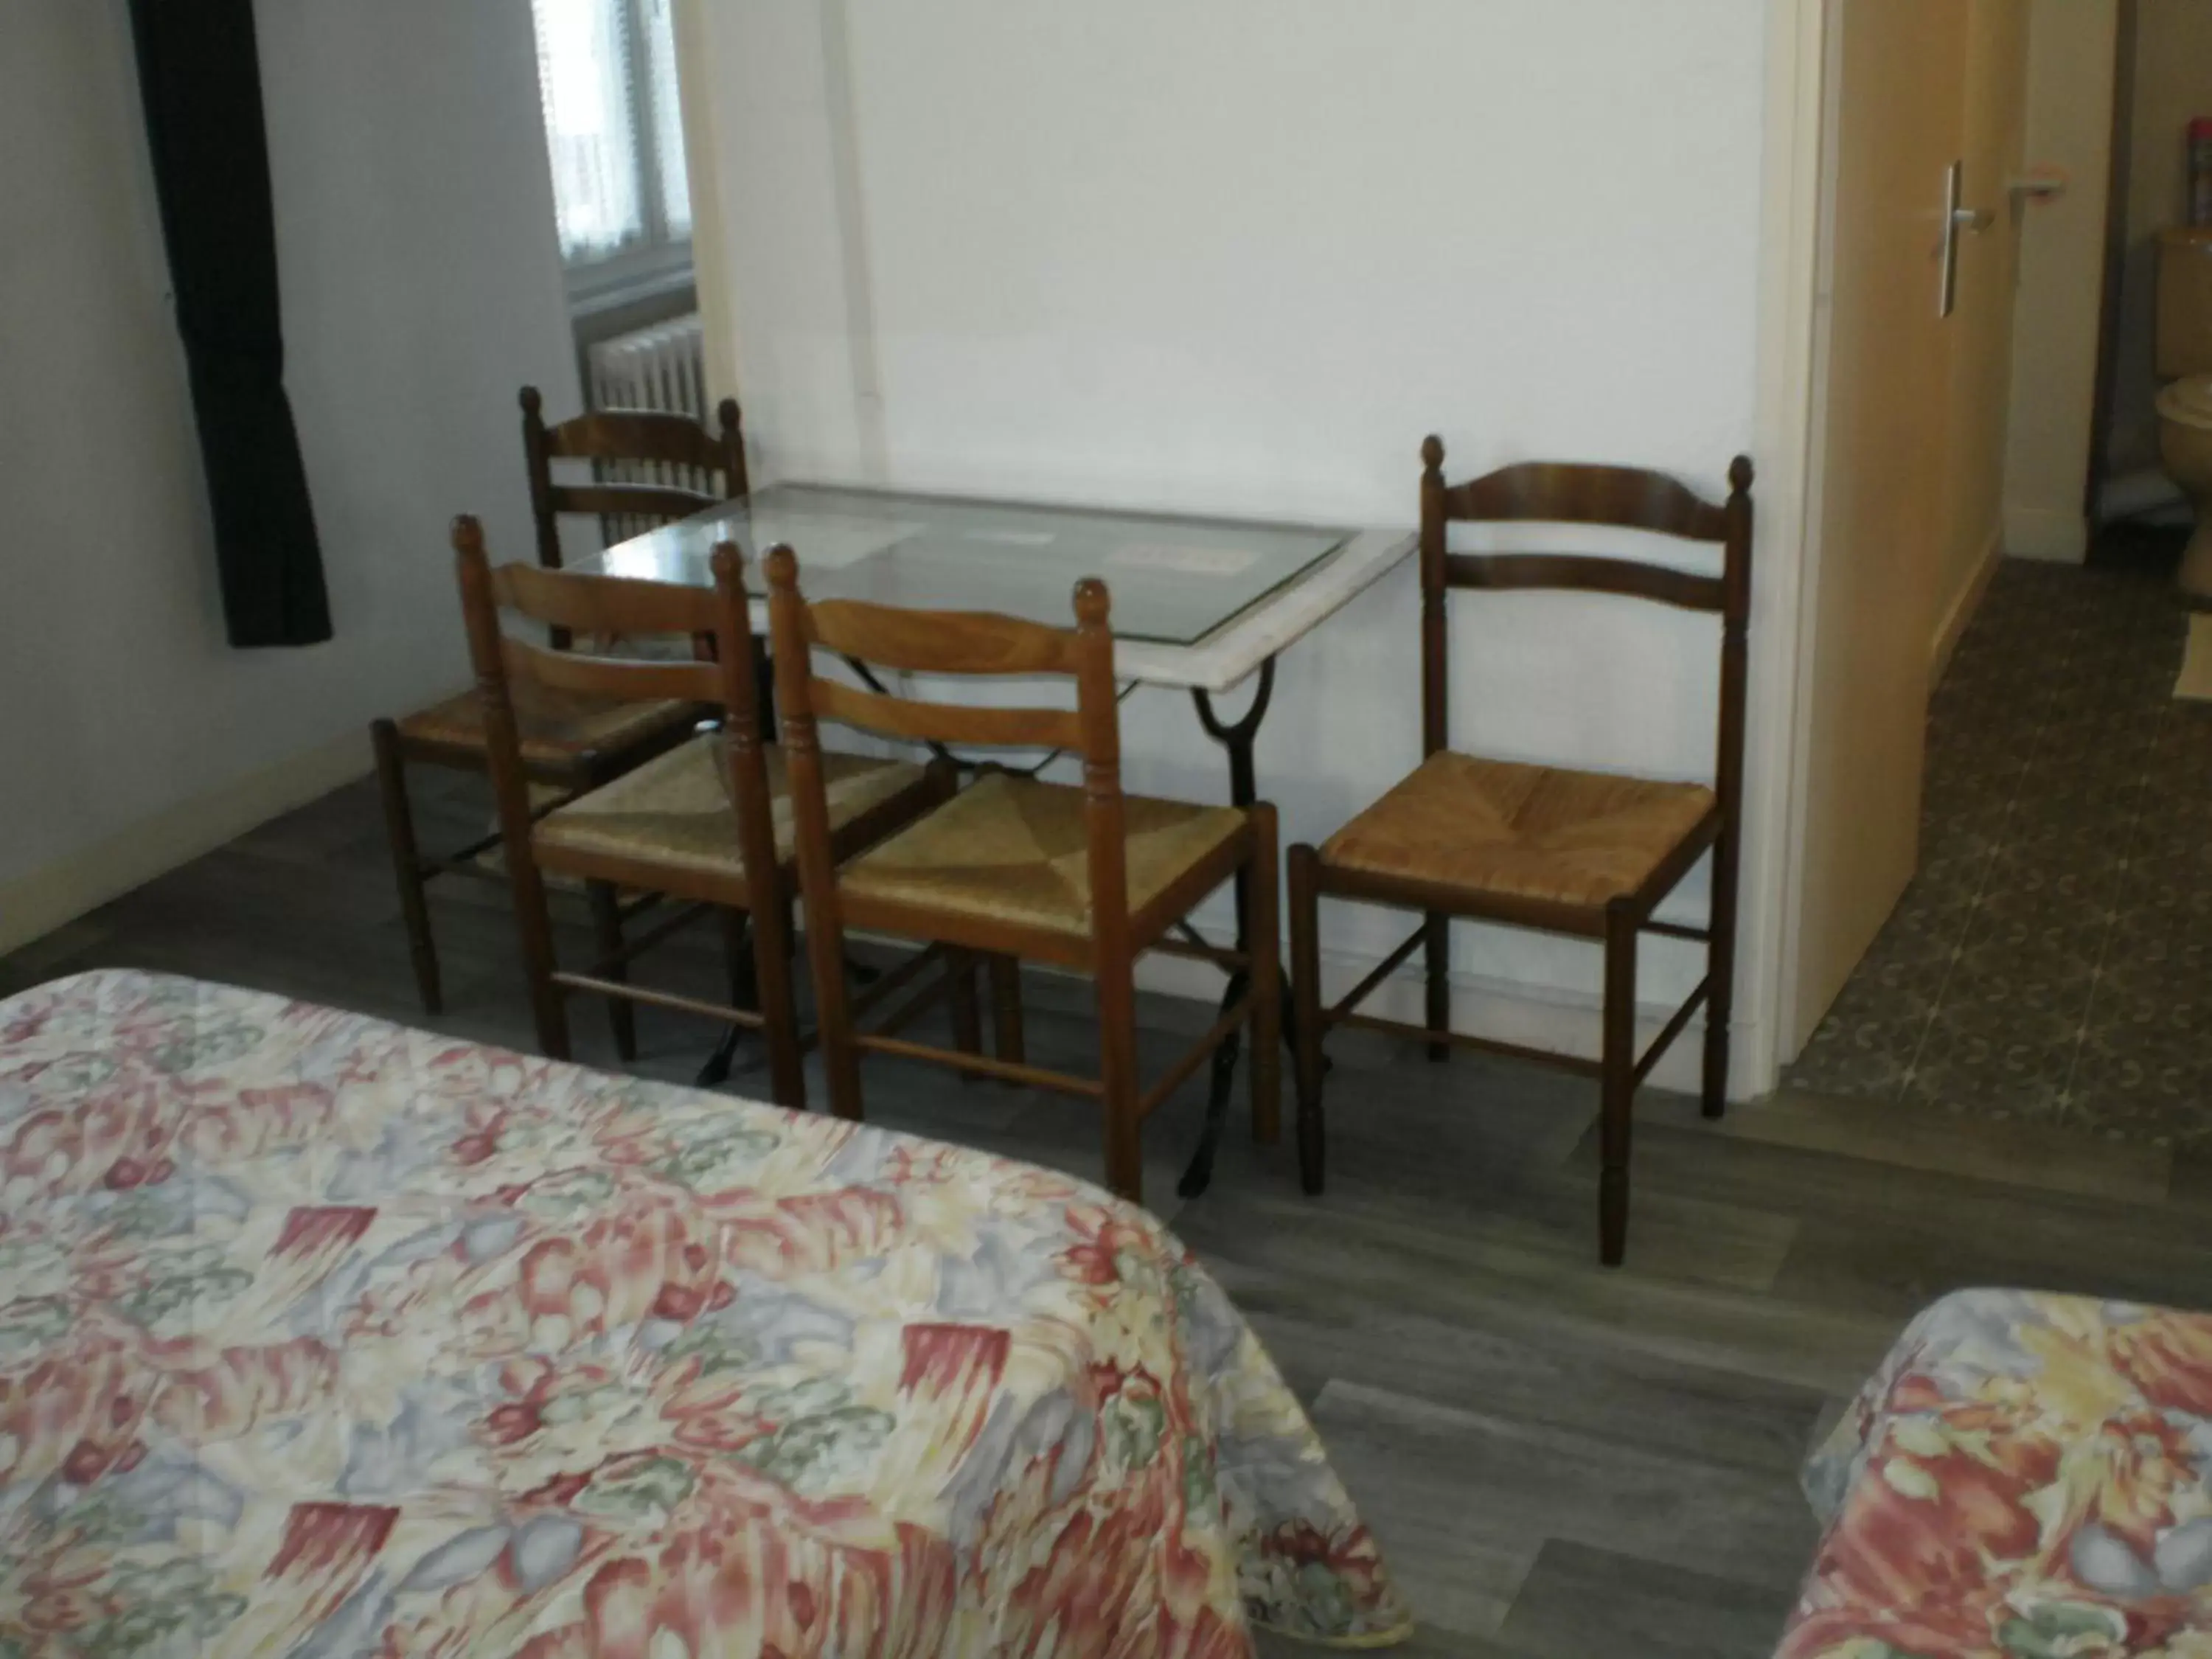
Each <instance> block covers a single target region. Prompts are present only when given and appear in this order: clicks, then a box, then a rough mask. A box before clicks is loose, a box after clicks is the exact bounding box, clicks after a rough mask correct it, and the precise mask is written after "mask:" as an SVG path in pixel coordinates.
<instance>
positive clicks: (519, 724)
mask: <svg viewBox="0 0 2212 1659" xmlns="http://www.w3.org/2000/svg"><path fill="white" fill-rule="evenodd" d="M698 714H699V710H698V707H697V705H696V704H694V703H688V702H626V701H623V700H622V699H619V698H615V697H595V696H583V695H580V694H579V693H575V692H569V691H556V690H551V689H550V688H548V687H545V686H542V685H534V684H519V685H517V686H516V687H515V688H514V723H515V727H516V731H517V733H518V735H519V736H520V738H521V747H522V763H523V764H524V765H525V766H530V767H541V766H544V767H560V766H568V765H572V764H574V763H575V761H576V760H577V758H578V757H580V756H584V755H589V754H593V753H598V752H602V751H606V750H620V749H623V748H627V747H628V746H629V745H630V744H639V743H645V742H648V741H650V740H651V739H652V738H656V737H659V736H660V735H662V734H664V733H665V732H669V731H670V730H671V729H673V728H675V727H678V726H687V725H689V724H690V723H691V722H692V721H693V720H696V719H697V718H698ZM398 726H399V732H400V735H401V736H402V737H404V738H407V739H408V740H409V741H410V742H413V743H427V744H438V745H440V746H441V747H443V748H447V749H476V750H480V749H482V748H483V746H484V723H483V701H482V699H481V698H479V697H478V696H477V694H476V693H475V692H473V691H465V692H463V693H462V694H461V695H460V696H457V697H448V698H447V699H446V701H445V702H441V703H436V704H434V705H432V706H431V707H430V708H424V709H420V710H417V711H416V713H414V714H409V715H408V716H406V717H405V718H404V719H403V720H400V721H399V722H398Z"/></svg>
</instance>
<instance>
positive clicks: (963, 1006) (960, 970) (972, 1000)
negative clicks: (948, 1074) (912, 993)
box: [945, 950, 983, 1083]
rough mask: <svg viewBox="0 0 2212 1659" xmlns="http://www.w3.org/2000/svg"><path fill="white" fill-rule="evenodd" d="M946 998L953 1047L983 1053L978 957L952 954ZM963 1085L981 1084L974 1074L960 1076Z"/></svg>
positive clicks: (949, 954)
mask: <svg viewBox="0 0 2212 1659" xmlns="http://www.w3.org/2000/svg"><path fill="white" fill-rule="evenodd" d="M945 999H946V1000H947V1002H948V1003H950V1005H951V1015H952V1046H953V1047H954V1048H957V1049H959V1051H960V1052H961V1053H962V1054H981V1053H982V1052H983V1005H982V1004H981V1001H979V1000H977V998H976V995H975V952H974V951H958V950H955V951H947V952H946V953H945ZM960 1080H961V1081H962V1082H963V1083H975V1082H978V1081H980V1080H981V1079H979V1077H978V1075H977V1074H976V1073H974V1072H963V1073H960Z"/></svg>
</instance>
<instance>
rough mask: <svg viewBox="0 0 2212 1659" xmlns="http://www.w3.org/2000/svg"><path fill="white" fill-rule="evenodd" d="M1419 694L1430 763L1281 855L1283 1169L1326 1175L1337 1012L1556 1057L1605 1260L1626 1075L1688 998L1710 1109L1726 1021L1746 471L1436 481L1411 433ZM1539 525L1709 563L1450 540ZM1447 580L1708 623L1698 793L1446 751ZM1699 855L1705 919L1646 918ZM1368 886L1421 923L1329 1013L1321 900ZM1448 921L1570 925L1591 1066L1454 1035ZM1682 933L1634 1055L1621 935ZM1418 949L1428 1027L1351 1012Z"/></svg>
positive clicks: (1310, 1179)
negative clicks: (1587, 1110)
mask: <svg viewBox="0 0 2212 1659" xmlns="http://www.w3.org/2000/svg"><path fill="white" fill-rule="evenodd" d="M1421 454H1422V459H1423V461H1424V462H1425V472H1424V474H1423V476H1422V479H1421V704H1422V731H1423V748H1424V752H1425V754H1426V755H1427V757H1428V758H1427V759H1426V760H1425V762H1424V763H1422V765H1421V767H1420V769H1419V770H1418V771H1416V772H1415V773H1413V775H1412V776H1410V777H1408V778H1407V779H1406V780H1405V781H1403V782H1401V783H1400V784H1399V785H1398V787H1396V788H1395V789H1393V790H1392V791H1391V792H1390V793H1389V794H1387V795H1385V796H1384V797H1383V799H1381V800H1380V801H1378V802H1376V804H1375V805H1373V806H1371V807H1370V808H1368V809H1367V811H1364V812H1363V813H1361V814H1360V815H1359V817H1356V818H1354V819H1353V820H1352V822H1351V823H1348V824H1346V826H1345V827H1344V828H1343V829H1340V830H1339V831H1338V832H1337V834H1336V835H1335V836H1334V837H1333V838H1331V839H1330V840H1329V841H1328V842H1327V843H1326V844H1324V845H1323V846H1322V847H1320V848H1314V847H1310V846H1304V845H1300V846H1296V847H1293V848H1291V851H1290V859H1289V863H1290V872H1289V873H1290V902H1291V979H1292V981H1293V982H1294V984H1295V987H1296V993H1297V1091H1298V1163H1299V1169H1300V1171H1301V1174H1302V1176H1303V1177H1304V1184H1305V1188H1306V1190H1307V1191H1308V1192H1310V1193H1318V1192H1320V1191H1321V1189H1322V1176H1323V1159H1324V1135H1323V1129H1322V1070H1323V1061H1322V1038H1323V1036H1324V1035H1325V1034H1326V1032H1327V1030H1328V1027H1330V1026H1334V1025H1352V1026H1358V1027H1362V1028H1364V1029H1367V1030H1381V1031H1389V1032H1393V1033H1396V1034H1398V1035H1401V1036H1410V1037H1415V1038H1419V1039H1421V1040H1422V1041H1424V1042H1427V1043H1428V1045H1429V1054H1430V1058H1431V1059H1432V1060H1443V1058H1445V1057H1446V1056H1447V1055H1448V1054H1449V1052H1450V1048H1451V1047H1452V1046H1453V1045H1457V1046H1460V1047H1463V1048H1483V1049H1488V1050H1492V1051H1493V1052H1498V1053H1504V1054H1511V1055H1514V1056H1516V1057H1517V1058H1520V1059H1523V1060H1536V1061H1540V1062H1543V1063H1547V1064H1553V1065H1559V1066H1565V1067H1567V1068H1568V1069H1571V1070H1575V1071H1579V1072H1583V1073H1587V1074H1589V1075H1594V1076H1595V1077H1597V1078H1599V1079H1601V1086H1602V1094H1603V1105H1602V1113H1601V1130H1600V1135H1601V1143H1602V1149H1601V1163H1602V1166H1603V1167H1602V1171H1601V1176H1600V1179H1599V1201H1598V1235H1599V1250H1600V1254H1601V1256H1602V1258H1603V1260H1604V1261H1605V1263H1606V1265H1607V1266H1608V1267H1613V1266H1618V1265H1619V1264H1620V1260H1621V1257H1622V1255H1623V1253H1624V1251H1625V1249H1626V1243H1627V1236H1628V1158H1629V1137H1630V1124H1631V1109H1632V1105H1633V1103H1634V1099H1635V1094H1636V1089H1637V1085H1639V1084H1640V1083H1642V1082H1643V1080H1644V1078H1645V1077H1646V1076H1647V1075H1649V1074H1650V1070H1651V1068H1652V1066H1654V1065H1656V1063H1657V1062H1658V1060H1659V1058H1660V1056H1661V1055H1662V1054H1664V1053H1665V1052H1666V1050H1667V1048H1668V1047H1669V1046H1670V1045H1671V1044H1672V1043H1673V1042H1674V1039H1675V1038H1676V1037H1678V1036H1680V1035H1681V1034H1682V1031H1683V1030H1684V1029H1685V1028H1686V1026H1687V1025H1688V1024H1689V1022H1690V1020H1691V1019H1692V1017H1694V1016H1695V1014H1696V1013H1697V1012H1698V1010H1699V1008H1700V1007H1703V1008H1704V1009H1705V1115H1706V1116H1708V1117H1718V1116H1720V1115H1722V1113H1723V1110H1724V1109H1725V1108H1726V1104H1727V1099H1728V1071H1729V1012H1730V1009H1731V1006H1732V1004H1733V1000H1734V998H1733V989H1734V985H1735V925H1736V869H1737V860H1738V858H1739V855H1740V851H1741V846H1740V843H1741V823H1742V807H1743V727H1744V676H1745V635H1746V630H1747V626H1748V623H1749V620H1750V614H1751V536H1752V506H1751V484H1752V467H1751V463H1750V461H1749V460H1748V459H1743V458H1741V457H1740V458H1738V459H1737V460H1736V462H1735V465H1733V466H1732V467H1731V468H1730V469H1729V483H1731V485H1732V486H1733V488H1734V493H1733V494H1732V495H1730V496H1729V500H1728V503H1727V505H1726V506H1724V507H1716V506H1713V505H1711V504H1710V503H1708V502H1705V501H1701V500H1699V498H1698V497H1697V496H1696V495H1693V494H1692V493H1691V492H1690V491H1689V490H1688V489H1685V488H1684V487H1683V486H1682V485H1681V484H1680V483H1676V482H1675V481H1674V480H1673V479H1672V478H1668V477H1662V476H1660V475H1658V474H1656V473H1651V472H1640V471H1629V470H1626V469H1623V468H1618V467H1595V466H1565V465H1529V466H1516V467H1510V468H1508V469H1506V470H1505V471H1502V472H1495V473H1492V474H1491V475H1490V476H1489V477H1484V478H1480V479H1477V480H1476V481H1475V482H1474V483H1468V484H1462V485H1460V486H1459V487H1457V488H1456V489H1452V488H1448V487H1447V486H1446V485H1445V483H1444V476H1443V459H1444V450H1443V444H1442V443H1441V442H1440V441H1437V439H1435V438H1431V439H1430V440H1429V441H1427V442H1426V443H1425V445H1424V446H1423V447H1422V451H1421ZM1514 521H1519V522H1530V521H1540V522H1547V523H1554V524H1585V525H1606V526H1614V527H1617V528H1621V529H1628V530H1642V531H1650V532H1657V533H1659V534H1662V535H1667V536H1674V537H1678V538H1683V539H1686V540H1689V541H1699V542H1715V543H1719V544H1723V546H1724V547H1725V548H1726V553H1725V555H1724V558H1723V569H1722V574H1719V575H1718V576H1701V575H1692V574H1685V573H1683V572H1681V571H1678V570H1674V569H1670V568H1667V567H1665V566H1662V565H1656V564H1649V563H1643V562H1636V561H1632V560H1627V559H1616V558H1586V557H1580V556H1552V555H1531V554H1469V553H1453V552H1449V551H1448V550H1447V549H1446V546H1445V535H1446V527H1447V526H1449V525H1451V524H1453V523H1455V522H1474V523H1496V522H1514ZM1455 587H1466V588H1486V589H1490V590H1493V591H1501V592H1502V591H1517V590H1528V589H1543V588H1554V589H1571V590H1575V591H1578V592H1592V593H1608V594H1615V595H1619V596H1621V597H1624V598H1628V599H1647V600H1652V601H1656V602H1657V603H1659V604H1662V605H1676V606H1680V607H1681V608H1683V609H1686V610H1691V611H1710V612H1712V613H1713V614H1715V615H1717V617H1719V618H1720V619H1721V627H1720V630H1719V631H1720V636H1721V653H1720V657H1721V660H1720V687H1721V696H1720V705H1721V712H1720V737H1719V745H1718V763H1717V769H1716V774H1715V782H1714V785H1713V787H1711V788H1707V787H1705V786H1703V785H1700V784H1689V783H1659V782H1652V781H1646V780H1644V779H1641V778H1634V777H1627V776H1622V775H1615V774H1613V773H1607V772H1583V771H1568V770H1564V769H1558V768H1553V767H1541V766H1526V765H1521V764H1517V763H1510V762H1505V761H1492V760H1485V759H1481V758H1479V757H1474V756H1471V755H1464V754H1460V753H1458V752H1456V751H1455V750H1452V749H1451V748H1450V747H1449V732H1448V729H1447V721H1446V708H1447V702H1448V698H1447V692H1448V689H1449V680H1448V676H1447V672H1446V668H1447V664H1446V654H1447V653H1446V627H1445V623H1446V615H1445V611H1446V596H1447V594H1448V593H1449V590H1451V589H1453V588H1455ZM1708 850H1710V851H1711V853H1712V854H1713V885H1712V909H1711V921H1710V923H1709V925H1708V926H1707V927H1704V928H1695V927H1679V926H1676V925H1674V924H1672V923H1664V922H1658V921H1653V920H1652V913H1653V912H1654V910H1656V908H1657V907H1658V905H1659V903H1660V902H1661V901H1662V900H1663V899H1664V898H1665V897H1666V896H1667V895H1668V893H1670V892H1671V891H1673V890H1674V887H1675V886H1676V885H1677V884H1679V883H1680V881H1681V879H1682V878H1683V877H1684V876H1685V875H1686V874H1687V873H1688V872H1689V871H1690V869H1691V867H1692V866H1693V865H1695V864H1696V863H1697V861H1698V860H1699V858H1701V857H1702V856H1704V854H1705V853H1706V852H1707V851H1708ZM1324 897H1328V898H1345V899H1364V900H1366V901H1368V902H1372V903H1378V904H1386V905H1393V906H1396V907H1399V908H1405V909H1411V910H1419V911H1420V912H1422V913H1423V915H1424V921H1423V923H1422V926H1421V927H1420V928H1419V931H1417V932H1416V933H1414V934H1413V937H1412V938H1411V939H1407V941H1406V942H1405V943H1404V944H1403V945H1401V946H1400V947H1399V948H1398V949H1397V951H1395V952H1394V953H1393V954H1392V955H1391V956H1390V957H1389V959H1388V960H1387V961H1386V962H1384V963H1383V965H1382V966H1381V967H1380V968H1378V969H1376V971H1375V972H1374V973H1372V974H1370V975H1368V977H1367V978H1366V979H1365V980H1364V981H1361V983H1360V984H1359V985H1358V987H1355V988H1354V989H1353V990H1352V993H1351V994H1349V995H1348V996H1346V997H1345V998H1344V999H1343V1000H1341V1001H1340V1002H1338V1003H1337V1004H1335V1005H1334V1006H1333V1007H1328V1008H1326V1009H1324V1007H1323V1006H1322V1000H1321V981H1320V968H1321V943H1320V921H1319V916H1318V914H1317V911H1318V902H1319V901H1320V900H1321V899H1322V898H1324ZM1454 916H1463V917H1471V918H1478V919H1480V920H1483V921H1492V922H1503V923H1506V924H1509V925H1514V926H1520V927H1531V928H1536V929H1540V930H1541V931H1544V932H1547V933H1570V934H1576V935H1579V936H1581V937H1583V938H1585V939H1595V940H1599V941H1601V942H1602V943H1603V945H1604V947H1605V1004H1604V1043H1603V1058H1602V1059H1601V1060H1596V1061H1590V1060H1578V1059H1571V1058H1568V1057H1565V1056H1562V1055H1556V1054H1548V1053H1544V1052H1541V1051H1537V1050H1534V1049H1528V1048H1520V1047H1517V1046H1516V1045H1513V1044H1510V1043H1501V1042H1489V1041H1486V1040H1484V1039H1480V1038H1477V1037H1472V1036H1462V1035H1460V1034H1458V1033H1455V1032H1454V1031H1453V1030H1451V1029H1450V1016H1451V983H1450V977H1449V975H1450V921H1451V918H1452V917H1454ZM1641 933H1658V934H1662V935H1667V936H1670V937H1674V938H1680V939H1699V940H1702V941H1704V942H1705V945H1706V948H1707V965H1708V971H1707V974H1706V977H1705V981H1704V983H1702V984H1701V985H1699V987H1698V988H1697V990H1696V991H1695V992H1693V993H1692V994H1691V996H1690V998H1689V1000H1687V1001H1686V1002H1685V1003H1684V1004H1683V1006H1682V1007H1681V1008H1680V1011H1679V1012H1676V1013H1675V1015H1674V1018H1672V1019H1671V1020H1669V1021H1668V1024H1667V1025H1666V1027H1665V1029H1664V1030H1662V1031H1661V1032H1660V1033H1659V1035H1658V1036H1657V1038H1656V1040H1655V1041H1654V1042H1652V1044H1651V1046H1650V1048H1648V1049H1646V1050H1645V1051H1644V1053H1643V1054H1641V1055H1638V1053H1637V1052H1636V1008H1637V1002H1636V950H1637V939H1638V935H1639V934H1641ZM1415 951H1424V952H1425V967H1426V969H1427V981H1428V984H1427V991H1428V998H1427V1024H1426V1025H1425V1026H1415V1025H1409V1024H1401V1023H1400V1022H1397V1021H1395V1020H1388V1019H1380V1018H1374V1017H1372V1016H1370V1015H1365V1014H1361V1013H1359V1012H1356V1011H1357V1009H1358V1006H1359V1005H1360V1003H1361V1002H1363V1001H1364V1000H1365V999H1366V998H1367V996H1368V995H1369V994H1370V993H1371V992H1372V991H1374V989H1375V988H1376V987H1377V986H1379V985H1380V984H1382V983H1383V981H1384V980H1385V979H1386V978H1388V977H1389V975H1390V974H1391V973H1393V972H1394V971H1395V969H1397V968H1398V966H1399V965H1400V964H1401V963H1404V962H1405V961H1406V960H1407V958H1408V957H1411V956H1413V953H1414V952H1415Z"/></svg>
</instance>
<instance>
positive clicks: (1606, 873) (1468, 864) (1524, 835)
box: [1321, 750, 1716, 906]
mask: <svg viewBox="0 0 2212 1659" xmlns="http://www.w3.org/2000/svg"><path fill="white" fill-rule="evenodd" d="M1715 805H1716V801H1715V797H1714V794H1713V792H1712V791H1711V789H1709V788H1707V787H1705V786H1704V785H1702V784H1692V783H1661V782H1655V781H1651V780H1649V779H1644V778H1632V777H1622V776H1620V775H1615V774H1613V773H1608V772H1577V771H1567V770H1563V769H1559V768H1557V767H1550V766H1528V765H1523V764H1521V763H1516V762H1512V761H1493V760H1484V759H1481V758H1480V757H1475V756H1473V755H1462V754H1456V753H1454V752H1453V751H1451V750H1443V751H1442V752H1440V753H1438V754H1435V755H1431V757H1429V758H1428V760H1427V761H1426V762H1425V763H1423V764H1422V766H1421V768H1420V769H1419V770H1418V771H1416V772H1414V773H1413V775H1411V776H1409V777H1407V779H1405V781H1402V782H1401V783H1400V784H1399V785H1398V786H1397V787H1395V789H1393V790H1391V791H1390V793H1388V794H1387V795H1384V796H1383V798H1382V799H1380V800H1378V801H1376V803H1375V805H1372V806H1370V807H1369V808H1368V809H1367V810H1366V811H1364V812H1362V813H1361V814H1360V815H1359V816H1358V817H1356V818H1354V819H1352V822H1351V823H1348V824H1346V826H1345V827H1344V828H1343V829H1340V830H1339V831H1338V832H1337V833H1336V834H1335V835H1334V836H1332V837H1331V838H1330V839H1329V840H1328V842H1327V843H1326V844H1325V845H1324V846H1323V847H1322V849H1321V857H1322V863H1323V864H1324V865H1327V866H1331V867H1334V868H1336V869H1342V870H1357V871H1359V872H1363V873H1364V874H1368V875H1374V876H1381V877H1384V878H1396V879H1400V880H1407V881H1418V882H1424V883H1427V884H1432V885H1436V886H1440V887H1450V888H1455V889H1457V890H1461V891H1462V892H1466V893H1468V894H1471V895H1479V894H1491V895H1495V896H1500V897H1510V898H1522V899H1536V900H1541V901H1544V902H1550V903H1555V904H1576V905H1595V906H1603V905H1605V904H1607V903H1610V902H1612V901H1613V900H1614V899H1616V898H1620V897H1621V896H1625V895H1626V894H1630V893H1634V892H1637V891H1638V890H1640V889H1641V888H1642V887H1643V885H1644V883H1645V882H1646V881H1647V880H1649V879H1650V877H1651V875H1652V872H1654V871H1656V870H1657V869H1658V868H1659V866H1661V865H1662V863H1664V862H1665V861H1666V860H1667V858H1668V855H1669V854H1672V853H1673V852H1674V850H1675V849H1676V848H1679V847H1680V845H1681V844H1682V842H1684V841H1685V840H1686V839H1687V838H1688V837H1689V836H1690V835H1691V834H1692V833H1693V832H1694V831H1695V830H1696V829H1698V827H1699V825H1700V824H1702V823H1705V820H1706V818H1707V817H1710V816H1711V813H1712V811H1714V808H1715Z"/></svg>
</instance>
